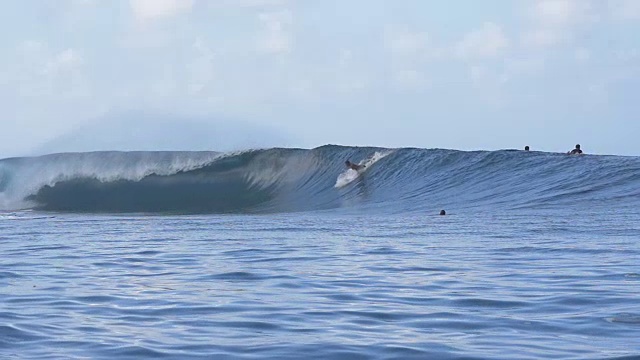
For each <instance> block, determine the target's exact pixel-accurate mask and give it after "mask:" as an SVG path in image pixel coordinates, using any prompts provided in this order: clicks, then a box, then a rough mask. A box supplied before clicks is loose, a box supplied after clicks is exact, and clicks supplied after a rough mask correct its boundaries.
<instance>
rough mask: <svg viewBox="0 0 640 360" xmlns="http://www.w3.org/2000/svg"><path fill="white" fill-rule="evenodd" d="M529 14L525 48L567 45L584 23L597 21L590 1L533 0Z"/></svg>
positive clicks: (524, 42) (523, 38)
mask: <svg viewBox="0 0 640 360" xmlns="http://www.w3.org/2000/svg"><path fill="white" fill-rule="evenodd" d="M528 13H529V14H530V16H531V20H532V26H531V28H530V29H529V30H527V31H526V32H525V33H524V34H523V35H522V43H523V44H524V45H525V47H550V46H556V45H560V44H566V43H569V42H571V41H572V39H573V38H574V36H575V32H576V31H578V30H579V28H580V27H581V26H582V25H583V24H586V23H590V22H593V21H595V20H597V19H598V15H597V14H596V11H595V6H594V3H592V2H591V0H536V1H534V2H533V5H532V6H531V7H530V8H529V11H528Z"/></svg>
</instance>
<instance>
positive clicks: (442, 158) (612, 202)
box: [0, 145, 640, 214]
mask: <svg viewBox="0 0 640 360" xmlns="http://www.w3.org/2000/svg"><path fill="white" fill-rule="evenodd" d="M347 159H349V160H351V161H354V162H360V163H365V162H367V161H368V163H367V164H368V166H367V167H366V169H365V170H364V171H363V172H362V173H360V174H357V176H355V179H353V181H351V182H349V183H347V184H344V186H336V179H338V178H339V177H340V175H341V174H343V173H344V172H345V171H348V170H345V165H344V162H345V160H347ZM372 159H373V160H372ZM639 205H640V158H637V157H622V156H595V155H585V156H568V155H565V154H557V153H543V152H524V151H514V150H500V151H472V152H466V151H458V150H443V149H416V148H402V149H384V148H373V147H345V146H336V145H326V146H322V147H318V148H315V149H284V148H274V149H262V150H250V151H245V152H238V153H218V152H91V153H65V154H53V155H45V156H40V157H29V158H10V159H4V160H0V207H1V208H2V210H4V211H12V210H18V209H36V210H43V211H54V212H56V211H58V212H89V213H170V214H194V213H278V212H295V211H322V210H329V209H338V208H341V209H351V210H356V211H376V210H380V211H393V212H402V211H425V212H431V213H433V212H436V211H437V210H440V209H447V211H448V212H449V213H451V212H454V213H455V212H457V213H462V212H466V211H479V210H480V211H505V210H506V211H522V210H527V209H540V208H543V209H554V208H561V209H563V210H566V209H567V208H575V209H576V210H579V209H582V208H584V207H589V208H594V207H595V208H602V209H608V208H609V209H620V208H621V207H630V208H636V207H638V206H639Z"/></svg>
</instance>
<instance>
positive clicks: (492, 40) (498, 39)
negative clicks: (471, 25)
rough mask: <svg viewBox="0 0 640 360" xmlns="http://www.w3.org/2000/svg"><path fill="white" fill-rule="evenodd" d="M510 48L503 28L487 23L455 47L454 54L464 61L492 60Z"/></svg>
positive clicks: (466, 36)
mask: <svg viewBox="0 0 640 360" xmlns="http://www.w3.org/2000/svg"><path fill="white" fill-rule="evenodd" d="M508 46H509V39H508V38H507V36H506V35H505V33H504V31H502V28H501V27H500V26H499V25H497V24H495V23H492V22H486V23H484V24H483V25H482V27H481V28H479V29H476V30H473V31H471V32H470V33H468V34H467V35H465V36H464V38H463V39H462V40H461V41H460V42H459V43H458V44H456V45H455V47H454V53H455V55H456V56H458V57H460V58H463V59H478V58H492V57H496V56H498V55H500V54H501V53H502V52H503V51H504V50H505V49H506V48H507V47H508Z"/></svg>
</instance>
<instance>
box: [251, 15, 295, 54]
mask: <svg viewBox="0 0 640 360" xmlns="http://www.w3.org/2000/svg"><path fill="white" fill-rule="evenodd" d="M258 19H259V20H260V22H261V23H262V25H263V30H264V33H263V34H262V36H261V38H260V42H259V44H258V47H259V49H260V50H262V51H264V52H267V53H272V54H282V53H288V52H289V51H291V46H292V40H291V33H290V32H289V29H288V28H289V26H290V25H291V23H292V15H291V12H290V11H288V10H282V11H276V12H265V13H261V14H259V15H258Z"/></svg>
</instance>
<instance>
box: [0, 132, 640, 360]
mask: <svg viewBox="0 0 640 360" xmlns="http://www.w3.org/2000/svg"><path fill="white" fill-rule="evenodd" d="M346 160H350V161H352V162H354V163H356V164H360V165H365V167H364V168H363V169H361V170H359V171H354V170H350V169H347V168H346V167H345V161H346ZM443 209H444V210H446V213H447V215H446V216H440V215H438V214H439V212H440V210H443ZM639 209H640V158H639V157H632V156H627V157H624V156H613V155H609V156H603V155H581V156H569V155H567V154H560V153H546V152H528V151H527V152H525V151H518V150H498V151H459V150H447V149H420V148H399V149H386V148H379V147H350V146H336V145H326V146H321V147H318V148H314V149H298V148H271V149H255V150H247V151H239V152H232V153H224V152H215V151H210V152H206V151H205V152H185V151H182V152H172V151H155V152H154V151H151V152H142V151H137V152H119V151H103V152H88V153H61V154H50V155H43V156H36V157H17V158H8V159H2V160H0V259H1V260H0V359H86V358H91V359H159V358H160V359H263V358H265V359H266V358H268V359H271V358H273V359H299V358H310V359H620V360H622V359H625V360H626V359H636V358H638V357H640V340H639V339H640V302H638V294H640V245H639V240H638V239H640V225H639V224H640V210H639Z"/></svg>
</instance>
